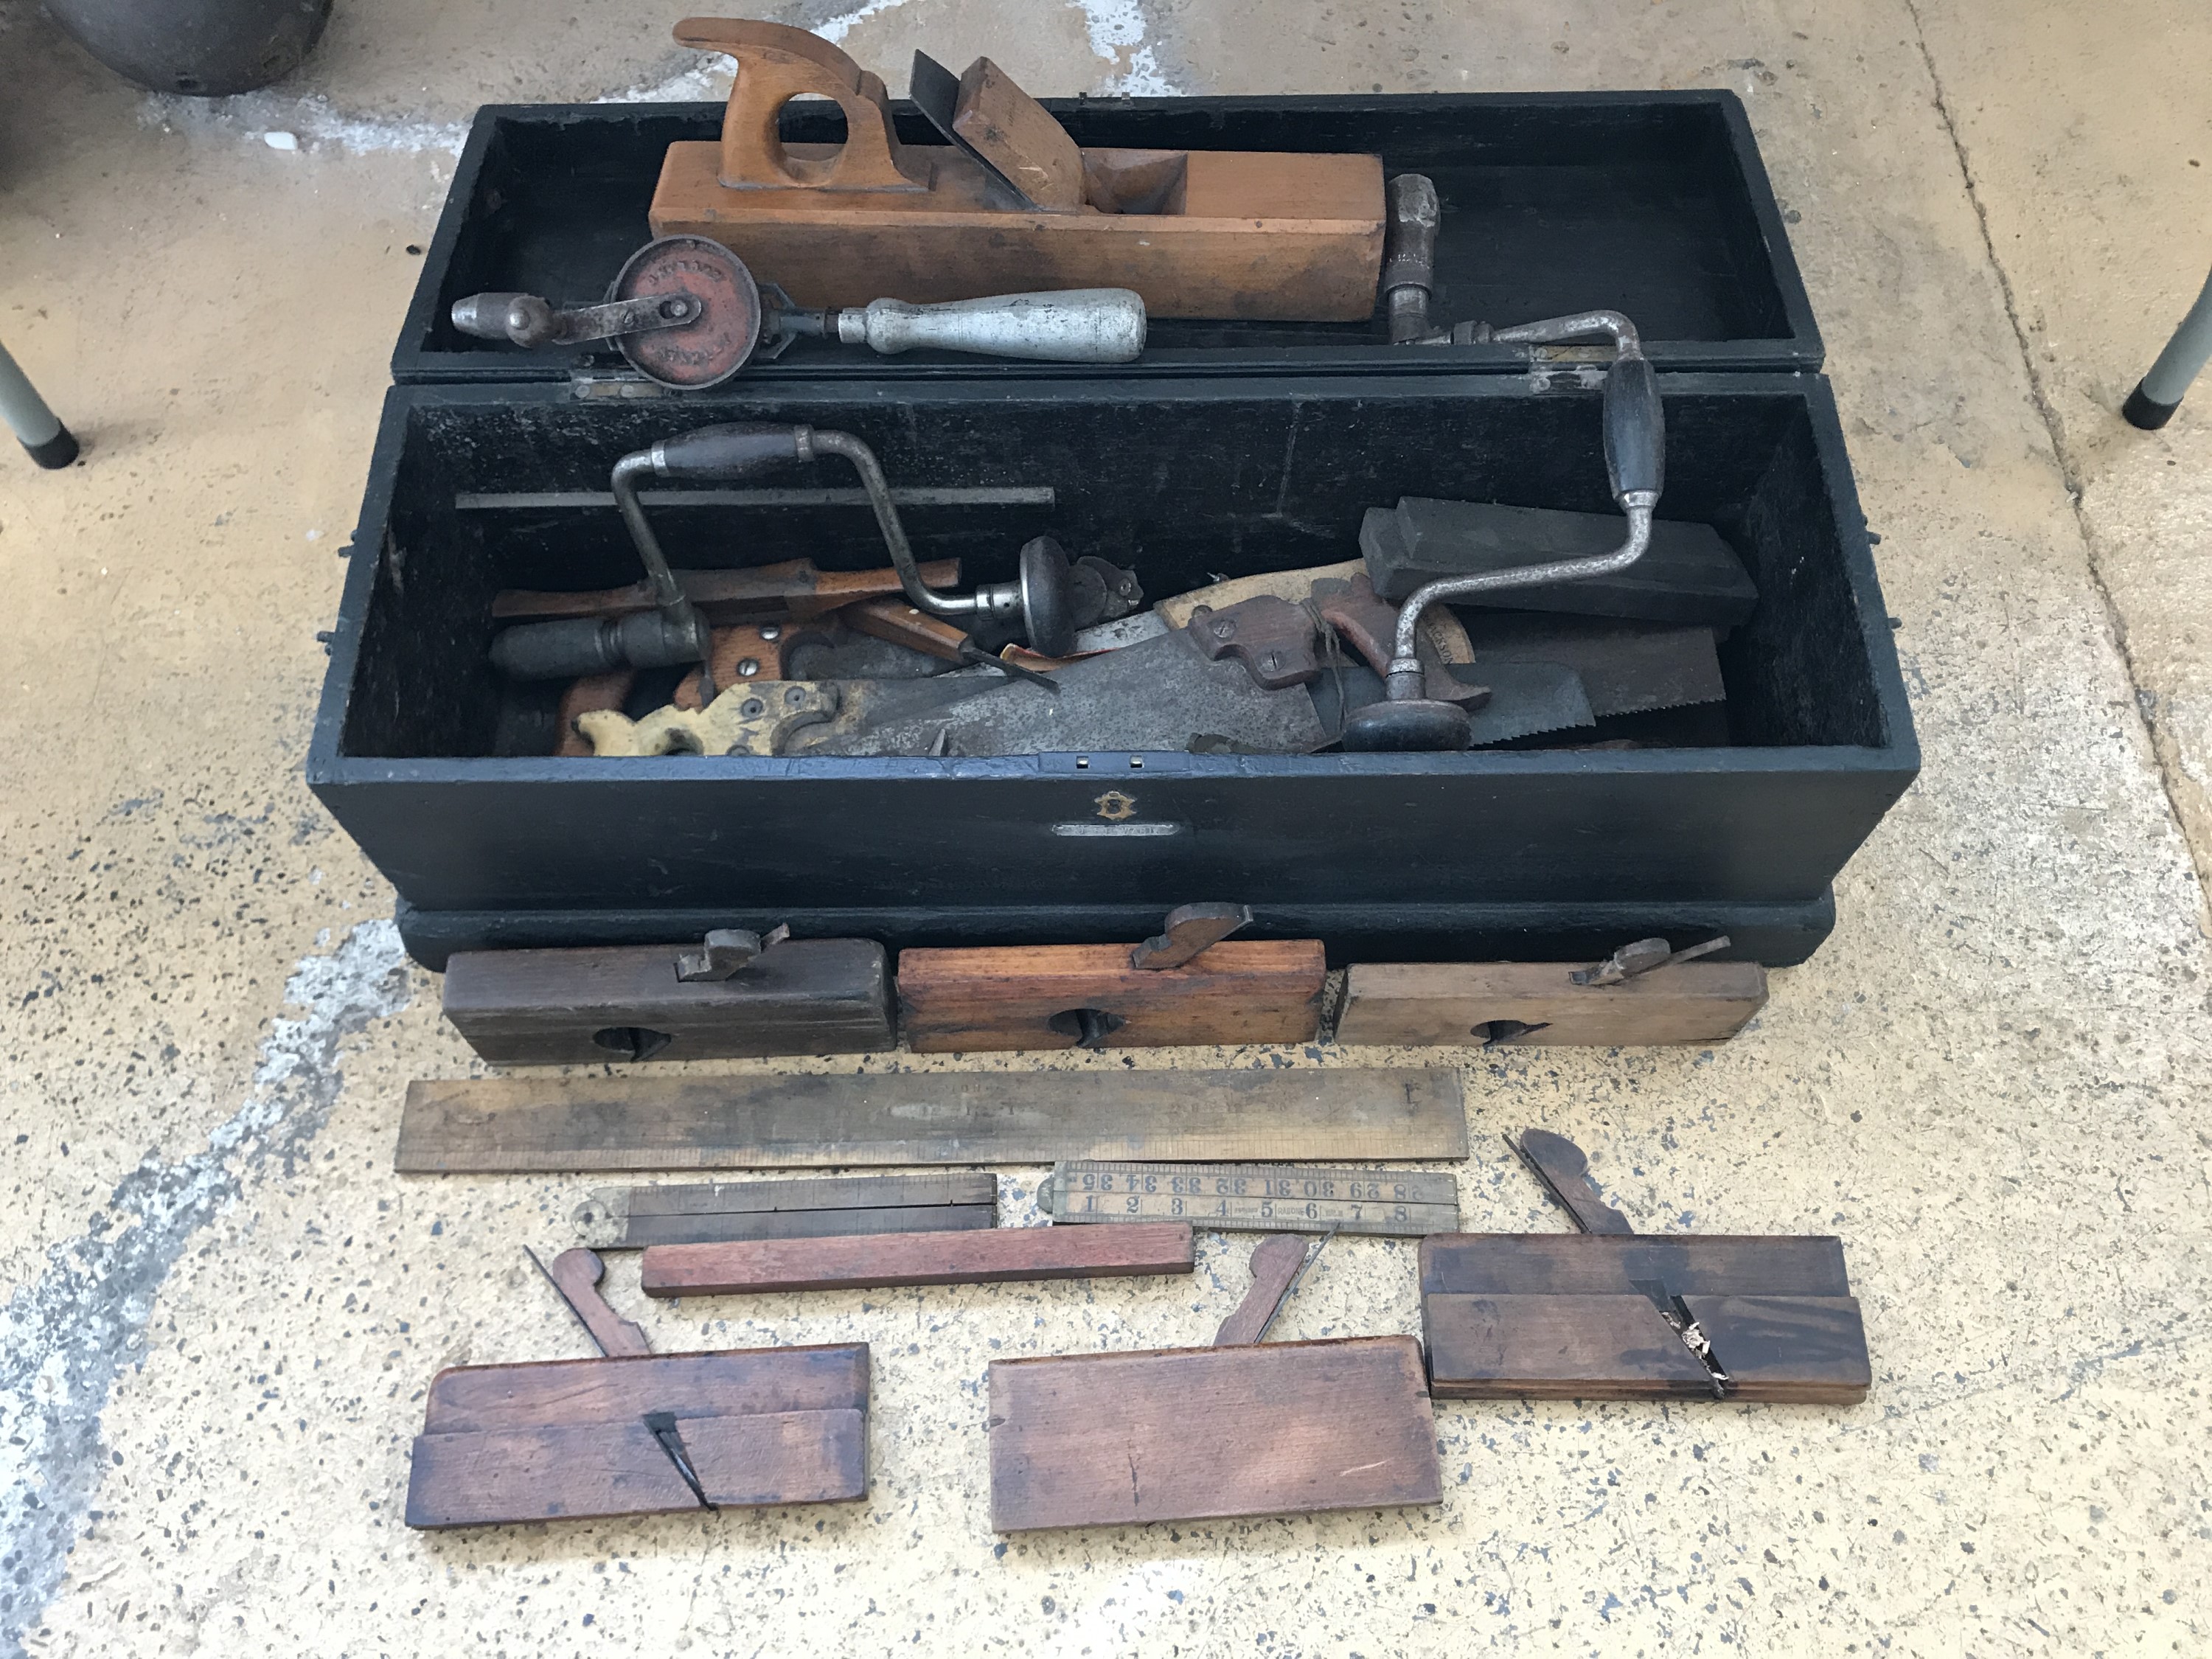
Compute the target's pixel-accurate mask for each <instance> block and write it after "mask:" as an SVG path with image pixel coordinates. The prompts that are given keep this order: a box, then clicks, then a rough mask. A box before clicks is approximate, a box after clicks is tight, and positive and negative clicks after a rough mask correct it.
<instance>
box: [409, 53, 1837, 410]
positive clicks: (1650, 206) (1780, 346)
mask: <svg viewBox="0 0 2212 1659" xmlns="http://www.w3.org/2000/svg"><path fill="white" fill-rule="evenodd" d="M1043 101H1044V103H1045V106H1046V107H1047V108H1048V109H1050V110H1051V111H1052V112H1054V114H1055V115H1056V116H1058V117H1059V118H1060V121H1061V123H1062V124H1063V125H1065V126H1066V129H1067V131H1069V132H1070V133H1071V134H1072V135H1073V137H1075V139H1076V140H1077V141H1078V142H1079V143H1082V144H1085V145H1099V146H1111V145H1125V146H1132V147H1157V148H1162V149H1170V148H1171V149H1251V150H1283V151H1304V152H1331V151H1364V152H1371V153H1374V154H1377V155H1380V156H1381V157H1382V159H1383V166H1384V168H1385V171H1386V172H1388V173H1399V172H1407V171H1412V172H1420V173H1425V174H1427V175H1428V176H1429V177H1431V178H1432V179H1434V180H1435V181H1436V185H1437V191H1438V194H1439V197H1441V201H1442V208H1443V214H1442V223H1441V226H1440V228H1439V231H1438V239H1437V274H1438V278H1439V289H1438V292H1437V310H1438V320H1439V321H1440V322H1442V323H1444V324H1450V323H1455V322H1468V321H1488V322H1491V323H1493V324H1498V325H1504V324H1508V323H1513V322H1517V321H1521V320H1524V319H1531V318H1537V317H1549V316H1556V315H1559V314H1560V313H1565V312H1569V311H1574V310H1579V309H1583V308H1587V307H1600V306H1604V307H1614V308H1616V309H1619V310H1620V311H1623V312H1626V313H1627V314H1628V315H1629V316H1631V317H1632V318H1634V319H1636V322H1637V324H1638V326H1639V327H1640V329H1641V330H1642V331H1643V336H1644V346H1645V349H1646V350H1647V351H1648V352H1649V354H1650V357H1651V359H1652V361H1653V362H1655V363H1656V364H1657V365H1658V366H1659V367H1661V368H1668V369H1695V368H1738V369H1741V368H1803V369H1817V368H1819V367H1820V356H1821V348H1820V333H1819V331H1818V329H1817V328H1816V326H1815V325H1814V319H1813V314H1812V308H1811V307H1810V305H1809V303H1808V301H1807V299H1806V296H1805V290H1804V285H1803V283H1802V281H1801V280H1800V279H1799V276H1798V274H1797V269H1796V263H1795V261H1794V260H1793V259H1792V258H1791V256H1790V246H1789V242H1788V240H1787V237H1786V236H1785V234H1784V229H1783V224H1782V219H1781V214H1780V210H1779V209H1778V206H1777V204H1776V203H1775V200H1774V197H1773V195H1772V192H1771V190H1770V188H1769V186H1768V185H1767V181H1766V177H1765V169H1764V167H1762V166H1761V164H1760V162H1759V152H1758V148H1757V145H1756V143H1754V141H1753V137H1752V134H1751V129H1750V126H1749V124H1748V123H1747V121H1746V120H1745V118H1744V112H1743V107H1742V105H1741V103H1740V102H1739V101H1738V100H1737V99H1736V98H1735V95H1734V94H1731V93H1728V92H1723V91H1689V92H1675V93H1666V92H1633V93H1579V94H1503V93H1498V94H1488V93H1486V94H1438V95H1416V96H1398V97H1358V96H1329V97H1309V98H1178V99H1098V100H1091V99H1064V100H1043ZM895 110H896V130H897V132H898V135H899V137H900V138H901V139H902V141H903V142H906V143H913V144H917V145H925V146H926V145H930V144H933V143H942V140H941V139H940V138H939V136H938V135H937V134H936V133H935V132H934V131H933V130H932V129H931V127H930V126H929V125H928V124H927V122H926V121H925V120H924V119H923V118H921V115H920V114H919V113H918V112H916V111H915V109H914V108H913V106H911V105H908V104H904V103H902V104H899V105H896V106H895ZM721 121H722V106H720V105H719V104H671V105H649V104H648V105H619V104H618V105H553V106H490V107H487V108H485V109H484V110H483V111H482V112H479V114H478V115H477V122H476V125H475V127H474V129H473V131H471V136H470V139H469V143H468V145H467V148H466V149H465V152H464V154H463V155H462V158H461V162H460V166H459V170H458V171H457V173H456V174H455V178H454V182H453V191H452V193H451V195H450V197H448V200H447V209H446V213H445V216H444V218H443V219H442V221H441V223H440V225H439V228H438V232H437V234H436V236H435V239H434V240H433V241H432V242H431V244H430V246H429V248H428V255H427V258H426V259H425V262H424V269H423V273H422V279H421V282H420V284H419V285H418V287H417V289H416V295H415V300H414V303H413V305H412V306H411V307H410V310H409V313H408V316H407V321H406V325H405V326H404V329H403V330H402V331H401V335H400V341H399V345H398V349H397V351H396V353H395V354H394V356H393V359H392V374H393V377H394V378H395V379H397V380H401V381H409V380H525V379H561V378H563V377H565V376H566V375H568V374H570V373H571V372H573V371H574V370H575V369H577V368H579V367H582V368H590V367H591V366H592V365H594V364H609V363H612V362H616V361H617V360H616V359H615V358H614V356H613V355H612V354H611V352H607V351H604V350H601V351H599V352H596V353H594V352H592V351H591V350H588V349H578V348H575V347H566V348H559V347H547V348H539V349H535V350H526V349H522V348H520V347H517V346H514V345H512V344H510V343H507V342H505V341H488V340H482V339H475V338H471V337H467V336H465V335H463V334H461V333H459V331H456V330H455V329H454V327H453V325H452V322H451V320H450V319H449V317H448V315H447V313H448V311H449V309H450V307H451V306H452V304H453V301H455V300H458V299H459V298H461V297H462V296H464V295H469V294H472V293H475V292H477V291H480V290H485V289H501V290H506V289H512V290H520V291H526V292H530V293H535V294H544V295H550V296H551V297H553V298H554V299H556V301H561V300H590V299H596V298H598V297H599V295H601V294H602V293H604V291H605V289H606V287H607V284H608V283H609V281H610V280H611V278H612V277H613V276H614V275H615V273H616V272H617V270H619V269H620V268H621V267H622V264H623V260H625V259H626V258H629V255H630V254H631V253H632V252H635V249H636V248H637V247H638V246H640V245H641V243H643V242H644V241H645V240H647V236H648V235H649V234H650V232H649V230H648V228H647V222H646V212H647V204H649V202H650V201H651V199H652V196H653V185H654V181H655V179H656V178H657V177H658V175H659V172H660V168H661V162H662V158H663V156H664V155H665V153H666V151H667V149H668V146H669V145H670V144H671V143H678V142H683V141H699V140H708V139H712V138H714V137H715V136H716V135H717V134H718V133H719V132H720V130H721ZM842 131H843V119H842V116H841V115H840V113H839V112H838V110H837V108H836V106H835V105H832V104H829V103H827V102H824V101H823V100H794V101H793V103H791V104H789V105H787V106H785V110H784V113H783V118H782V132H783V136H784V137H785V138H786V139H787V141H790V142H795V143H807V142H815V143H829V142H836V141H837V140H839V139H840V138H841V137H842ZM1527 361H1528V360H1527V354H1526V353H1525V351H1522V350H1516V349H1511V348H1508V347H1504V346H1500V345H1494V344H1485V345H1458V346H1449V347H1419V348H1415V347H1393V346H1391V345H1390V344H1389V332H1388V329H1387V327H1386V325H1385V323H1384V321H1383V317H1382V316H1381V314H1380V312H1379V310H1378V313H1377V314H1376V316H1375V317H1373V318H1370V319H1367V320H1365V321H1362V322H1352V323H1322V322H1303V323H1279V322H1255V321H1212V320H1175V319H1155V320H1154V323H1153V327H1152V337H1151V339H1150V342H1149V345H1148V349H1147V350H1146V354H1145V356H1144V357H1143V359H1142V360H1141V361H1140V362H1137V363H1133V364H1128V365H1118V366H1115V367H1112V368H1096V367H1091V368H1074V369H1071V368H1069V367H1068V366H1066V365H1048V364H1039V363H1032V362H1005V361H988V360H985V361H979V360H977V359H975V358H974V357H963V356H956V355H954V354H951V353H946V352H932V351H914V352H908V353H905V354H902V355H901V356H896V357H892V358H883V357H876V356H869V355H867V354H860V356H854V355H853V354H850V353H841V352H839V351H838V350H837V349H835V348H834V347H830V346H828V345H825V344H823V343H821V342H817V341H802V342H799V343H797V344H795V345H794V346H793V348H792V349H791V350H790V351H789V353H788V354H787V355H786V356H784V357H782V358H781V359H780V360H778V361H776V362H757V363H755V364H754V365H752V366H751V367H750V368H748V370H747V374H748V375H749V376H750V378H753V379H755V380H767V381H770V382H775V381H782V380H814V379H818V378H823V377H835V378H848V379H862V380H889V381H904V380H912V379H915V378H927V377H930V376H946V377H951V378H957V379H961V380H976V379H1004V378H1036V377H1038V376H1040V375H1042V376H1047V377H1049V378H1053V379H1061V380H1064V379H1066V378H1068V376H1069V375H1070V374H1108V375H1110V376H1111V377H1113V378H1116V379H1127V378H1131V377H1151V376H1154V375H1160V374H1167V375H1185V374H1191V373H1194V372H1196V373H1206V372H1215V373H1228V374H1243V373H1249V372H1269V371H1289V372H1302V373H1340V372H1354V373H1357V372H1371V371H1374V370H1377V369H1387V370H1389V371H1390V372H1393V373H1421V374H1464V373H1468V372H1475V373H1482V372H1492V373H1501V372H1502V373H1510V372H1516V371H1519V370H1521V369H1523V368H1526V366H1527Z"/></svg>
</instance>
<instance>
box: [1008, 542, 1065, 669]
mask: <svg viewBox="0 0 2212 1659" xmlns="http://www.w3.org/2000/svg"><path fill="white" fill-rule="evenodd" d="M1021 571H1022V619H1023V621H1024V623H1025V625H1026V626H1027V628H1028V630H1029V636H1030V650H1032V651H1034V652H1036V653H1037V654H1038V655H1039V656H1042V657H1068V656H1073V655H1074V654H1075V571H1074V568H1073V566H1072V565H1070V564H1069V563H1068V562H1067V550H1066V549H1065V548H1063V547H1062V546H1061V545H1060V544H1059V543H1058V542H1056V541H1054V540H1053V538H1051V537H1049V536H1039V537H1037V538H1035V539H1034V540H1031V541H1027V542H1024V543H1023V544H1022V563H1021Z"/></svg>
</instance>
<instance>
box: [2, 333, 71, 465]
mask: <svg viewBox="0 0 2212 1659" xmlns="http://www.w3.org/2000/svg"><path fill="white" fill-rule="evenodd" d="M0 420H4V421H6V422H8V424H9V426H10V427H12V428H15V436H16V438H17V440H18V441H20V442H21V444H22V446H23V447H24V448H25V449H26V450H27V451H28V452H29V453H30V457H31V459H33V460H34V461H36V462H37V463H38V464H39V465H40V466H45V467H64V466H67V465H69V464H70V462H71V461H73V460H75V459H76V449H77V446H76V438H74V437H73V436H71V435H70V429H69V428H67V427H65V426H64V425H63V424H62V423H61V421H60V419H59V418H58V416H56V415H55V414H54V411H53V410H51V409H48V408H47V407H46V399H45V398H41V397H40V396H39V390H38V388H37V387H36V386H33V385H32V384H31V382H30V380H29V378H28V377H27V376H26V375H25V374H24V373H23V371H22V370H21V369H20V368H16V367H15V359H14V358H13V357H10V356H9V355H8V348H7V347H6V346H4V345H0Z"/></svg>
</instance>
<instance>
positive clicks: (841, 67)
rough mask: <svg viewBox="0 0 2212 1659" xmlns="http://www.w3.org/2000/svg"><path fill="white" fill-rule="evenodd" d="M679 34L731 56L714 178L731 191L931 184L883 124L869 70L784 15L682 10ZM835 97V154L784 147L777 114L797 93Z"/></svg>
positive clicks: (886, 118)
mask: <svg viewBox="0 0 2212 1659" xmlns="http://www.w3.org/2000/svg"><path fill="white" fill-rule="evenodd" d="M676 39H677V40H678V42H679V43H680V44H682V45H684V46H691V47H694V48H696V50H698V51H701V52H727V53H728V54H729V55H730V56H731V57H732V58H736V59H737V60H738V78H737V79H736V80H735V81H734V82H732V83H731V87H730V106H729V109H728V111H727V112H726V113H725V114H724V115H723V117H722V165H721V172H720V180H721V183H722V184H723V185H725V186H726V188H728V189H731V190H896V191H918V190H927V189H928V188H929V185H930V178H931V169H930V166H929V163H928V162H927V161H926V160H924V159H921V158H919V157H916V158H913V159H911V160H909V159H908V156H907V155H906V152H905V150H904V149H902V147H901V145H900V143H899V142H898V139H897V137H896V135H895V134H894V133H893V132H892V131H891V118H890V94H888V93H887V92H886V91H885V90H884V83H883V81H882V79H881V77H879V76H874V75H871V74H869V73H868V72H867V71H866V70H863V69H862V68H861V67H860V65H859V64H856V63H854V61H853V60H852V59H851V58H848V57H847V56H846V55H845V54H844V53H843V52H840V51H839V50H838V49H837V48H836V47H835V46H831V45H830V44H829V42H828V41H827V40H823V39H822V38H821V37H820V36H819V35H815V34H809V33H807V32H806V31H805V29H799V28H793V27H790V26H789V25H788V24H786V23H765V22H759V21H752V20H750V19H740V18H734V17H687V18H685V19H684V21H682V22H680V23H678V25H677V26H676ZM810 94H811V95H812V96H815V97H819V98H834V99H835V100H836V101H837V106H838V107H839V108H840V109H842V110H843V111H844V112H845V143H844V146H843V148H842V149H840V150H839V151H838V152H837V154H836V155H834V156H829V157H824V158H821V159H816V158H812V157H803V156H797V155H792V154H791V153H790V152H789V151H788V150H787V149H785V148H784V147H783V140H782V138H781V136H780V134H779V132H778V131H777V118H778V117H779V115H781V112H782V110H783V106H784V105H785V104H786V103H787V101H789V100H791V99H793V98H797V97H799V96H802V95H810Z"/></svg>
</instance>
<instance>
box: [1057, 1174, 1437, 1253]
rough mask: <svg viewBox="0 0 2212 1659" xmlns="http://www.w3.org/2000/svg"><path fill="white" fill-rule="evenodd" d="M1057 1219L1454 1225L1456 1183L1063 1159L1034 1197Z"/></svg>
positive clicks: (1261, 1226)
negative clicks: (1067, 1160) (1064, 1161)
mask: <svg viewBox="0 0 2212 1659" xmlns="http://www.w3.org/2000/svg"><path fill="white" fill-rule="evenodd" d="M1038 1200H1039V1202H1040V1203H1041V1204H1042V1206H1043V1207H1044V1208H1045V1210H1046V1211H1047V1212H1048V1213H1049V1214H1050V1215H1051V1217H1052V1218H1053V1219H1054V1221H1057V1222H1075V1221H1188V1223H1190V1225H1192V1226H1194V1227H1211V1228H1215V1229H1218V1230H1219V1231H1225V1232H1326V1231H1329V1230H1330V1229H1332V1228H1334V1230H1335V1231H1339V1232H1346V1233H1396V1234H1401V1235H1407V1236H1419V1235H1421V1234H1425V1233H1451V1232H1457V1231H1459V1182H1458V1181H1457V1179H1456V1178H1455V1177H1454V1176H1449V1175H1413V1174H1409V1173H1407V1172H1405V1171H1403V1170H1306V1169H1298V1168H1296V1167H1293V1166H1290V1165H1273V1166H1271V1165H1267V1164H1112V1163H1091V1162H1083V1163H1064V1164H1058V1165H1056V1166H1054V1170H1053V1172H1052V1176H1051V1178H1050V1180H1048V1182H1046V1183H1045V1186H1044V1188H1043V1189H1042V1192H1040V1193H1039V1194H1038Z"/></svg>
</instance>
